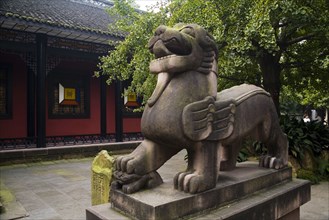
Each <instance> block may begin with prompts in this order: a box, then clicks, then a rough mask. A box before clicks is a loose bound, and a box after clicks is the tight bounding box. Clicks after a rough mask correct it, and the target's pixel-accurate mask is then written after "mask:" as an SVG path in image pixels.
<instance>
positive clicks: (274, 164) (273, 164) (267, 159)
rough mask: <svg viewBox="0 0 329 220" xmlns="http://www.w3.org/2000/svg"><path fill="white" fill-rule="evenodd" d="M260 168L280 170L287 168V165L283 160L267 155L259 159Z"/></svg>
mask: <svg viewBox="0 0 329 220" xmlns="http://www.w3.org/2000/svg"><path fill="white" fill-rule="evenodd" d="M259 166H260V167H266V168H272V169H277V170H278V169H281V168H283V167H285V166H287V164H286V163H285V162H284V160H283V159H281V158H277V157H271V156H269V155H265V156H261V157H260V158H259Z"/></svg>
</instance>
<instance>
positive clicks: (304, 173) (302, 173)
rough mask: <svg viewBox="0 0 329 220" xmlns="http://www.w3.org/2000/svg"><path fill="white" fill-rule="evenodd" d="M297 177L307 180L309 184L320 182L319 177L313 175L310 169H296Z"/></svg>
mask: <svg viewBox="0 0 329 220" xmlns="http://www.w3.org/2000/svg"><path fill="white" fill-rule="evenodd" d="M297 178H299V179H305V180H309V181H310V182H311V184H317V183H319V182H320V179H319V177H318V176H317V175H315V174H314V173H313V172H312V171H311V170H304V169H299V170H297Z"/></svg>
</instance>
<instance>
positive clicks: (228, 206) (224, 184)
mask: <svg viewBox="0 0 329 220" xmlns="http://www.w3.org/2000/svg"><path fill="white" fill-rule="evenodd" d="M309 200H310V183H309V182H308V181H304V180H297V179H293V180H292V179H291V168H285V169H281V170H273V169H265V168H260V167H258V164H256V163H254V162H245V163H241V164H238V167H237V169H235V170H233V171H230V172H221V173H220V177H219V179H218V184H217V186H216V188H214V189H212V190H208V191H206V192H203V193H200V194H196V195H191V194H186V193H183V192H180V191H177V190H175V189H173V184H172V181H169V180H168V181H166V180H165V182H164V184H162V185H161V186H159V187H157V188H155V189H152V190H145V191H142V192H138V193H134V194H131V195H126V194H124V193H122V192H121V191H120V190H112V191H111V204H103V205H99V206H94V207H91V208H89V209H87V213H86V214H87V219H88V220H94V219H157V220H158V219H177V218H182V217H184V218H195V219H255V220H259V219H264V220H265V219H266V220H268V219H269V220H271V219H281V220H282V219H299V207H300V206H301V205H302V204H304V203H306V202H307V201H309Z"/></svg>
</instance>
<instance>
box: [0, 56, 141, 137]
mask: <svg viewBox="0 0 329 220" xmlns="http://www.w3.org/2000/svg"><path fill="white" fill-rule="evenodd" d="M0 62H1V63H8V64H12V118H9V119H0V138H24V137H26V136H27V66H26V63H25V62H24V61H23V60H22V59H21V58H20V57H19V56H18V55H8V54H6V55H3V54H2V55H0ZM59 68H60V69H64V70H65V71H68V72H70V71H72V72H79V71H81V72H82V73H85V74H86V73H87V74H88V75H90V118H85V119H49V118H48V101H46V103H47V107H46V116H47V117H46V135H47V136H62V135H80V134H81V135H83V134H99V133H100V86H99V79H97V78H94V77H92V74H93V72H94V69H95V68H96V64H95V63H93V62H89V63H88V62H62V63H61V64H60V66H59ZM47 94H48V93H47ZM106 114H107V115H106V123H107V125H106V126H107V133H115V88H114V85H109V86H107V102H106ZM140 121H141V119H140V118H124V119H123V131H124V132H140V130H141V129H140Z"/></svg>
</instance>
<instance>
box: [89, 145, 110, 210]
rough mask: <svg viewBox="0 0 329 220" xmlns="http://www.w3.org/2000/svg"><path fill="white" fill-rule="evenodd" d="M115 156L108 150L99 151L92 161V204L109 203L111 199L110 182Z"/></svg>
mask: <svg viewBox="0 0 329 220" xmlns="http://www.w3.org/2000/svg"><path fill="white" fill-rule="evenodd" d="M113 165H114V158H113V157H111V156H110V155H109V154H108V152H107V151H106V150H102V151H101V152H99V153H98V155H97V156H96V157H95V159H94V160H93V163H92V168H91V170H92V175H91V204H92V205H99V204H104V203H108V202H109V199H110V184H111V181H112V172H113V169H114V167H113Z"/></svg>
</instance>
